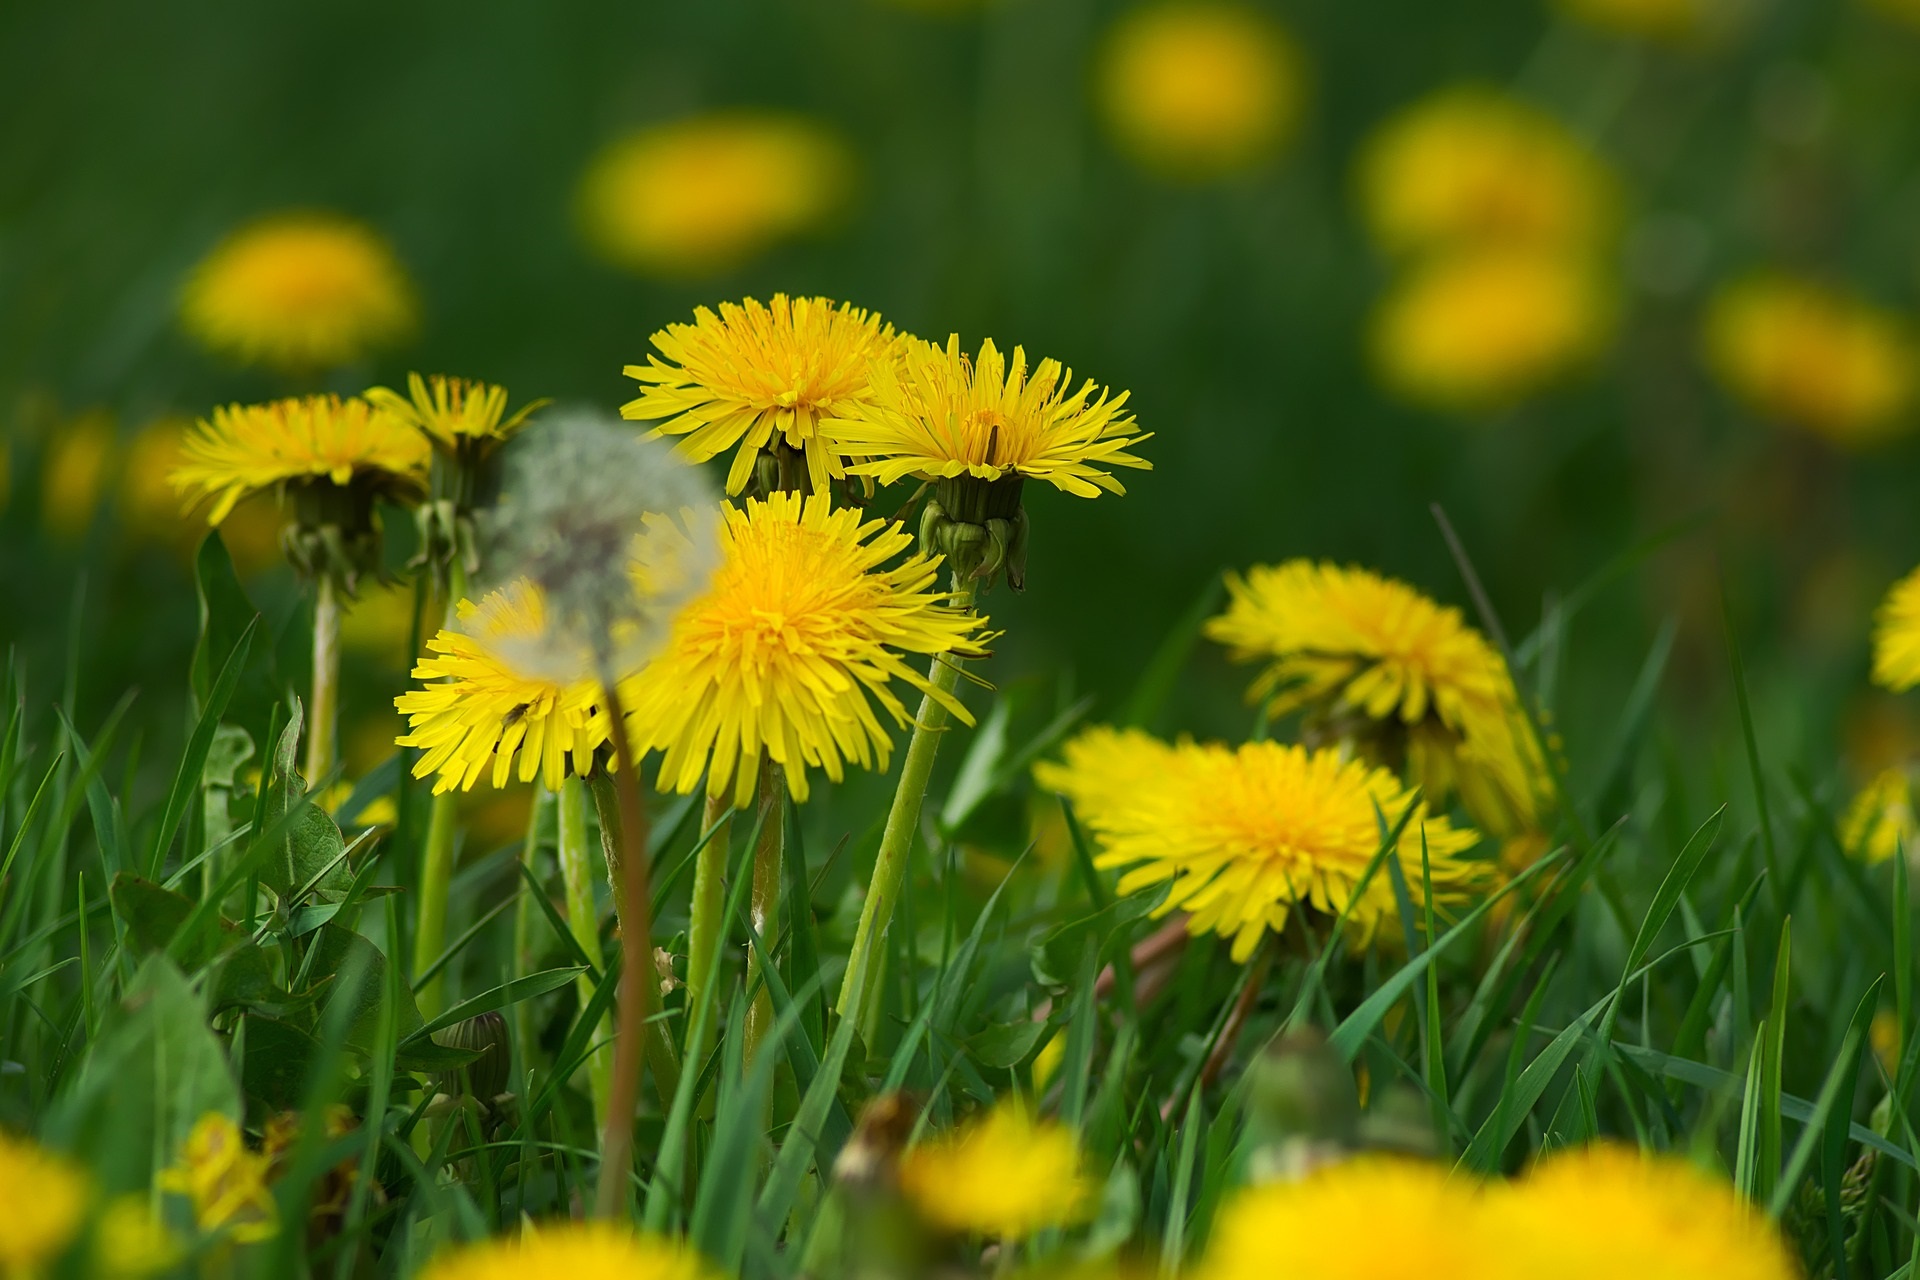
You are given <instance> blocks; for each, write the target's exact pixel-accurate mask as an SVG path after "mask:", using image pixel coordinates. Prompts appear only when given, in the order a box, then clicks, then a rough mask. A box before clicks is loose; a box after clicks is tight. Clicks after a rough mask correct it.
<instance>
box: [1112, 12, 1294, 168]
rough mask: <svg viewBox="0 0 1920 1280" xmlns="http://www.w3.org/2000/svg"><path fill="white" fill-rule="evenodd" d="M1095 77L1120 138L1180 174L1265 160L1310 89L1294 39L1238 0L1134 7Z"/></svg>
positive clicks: (1141, 157) (1130, 149)
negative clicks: (1305, 82)
mask: <svg viewBox="0 0 1920 1280" xmlns="http://www.w3.org/2000/svg"><path fill="white" fill-rule="evenodd" d="M1098 76H1099V79H1098V85H1097V90H1098V94H1099V101H1100V107H1101V110H1102V114H1103V115H1104V117H1105V119H1106V123H1107V127H1108V130H1109V131H1110V132H1111V133H1112V134H1113V136H1114V140H1115V141H1116V142H1117V143H1118V144H1119V145H1120V146H1121V147H1122V148H1123V149H1124V150H1125V151H1126V152H1127V153H1128V154H1129V155H1131V156H1132V157H1133V158H1134V159H1135V160H1136V161H1138V162H1139V163H1140V164H1141V165H1143V166H1144V167H1146V168H1148V169H1151V170H1154V171H1156V172H1158V173H1160V174H1163V175H1165V176H1167V177H1172V178H1182V179H1201V178H1210V177H1215V176H1219V175H1223V174H1229V173H1234V172H1238V171H1241V170H1244V169H1247V168H1250V167H1252V166H1254V165H1256V164H1258V163H1260V162H1261V161H1262V160H1265V159H1266V158H1267V157H1268V156H1270V155H1271V154H1273V152H1274V151H1276V150H1278V149H1279V147H1280V146H1281V145H1282V144H1283V143H1284V142H1285V141H1286V140H1287V138H1288V136H1289V135H1290V134H1291V133H1292V132H1293V130H1294V127H1295V125H1296V124H1297V122H1298V118H1299V115H1300V108H1301V100H1302V98H1303V97H1304V94H1305V89H1304V80H1305V75H1304V71H1303V68H1302V65H1301V59H1300V56H1299V54H1298V52H1297V51H1296V50H1295V48H1294V45H1293V41H1292V40H1290V39H1289V38H1288V37H1287V35H1286V33H1285V32H1284V31H1282V30H1281V29H1280V28H1279V27H1278V26H1277V25H1276V24H1275V23H1274V22H1273V21H1272V20H1271V19H1270V18H1268V17H1267V16H1266V15H1265V14H1263V13H1261V12H1259V11H1258V10H1256V9H1254V8H1251V7H1250V6H1247V5H1244V4H1239V3H1233V2H1231V0H1226V2H1222V0H1197V2H1194V3H1181V2H1177V0H1176V2H1174V3H1165V2H1161V3H1153V4H1148V5H1146V6H1143V7H1140V8H1136V9H1133V10H1132V11H1130V12H1128V13H1127V14H1126V15H1124V16H1123V17H1122V18H1121V19H1120V20H1119V21H1118V22H1117V23H1116V24H1115V26H1114V28H1113V30H1112V31H1111V32H1110V33H1109V34H1108V36H1107V38H1106V42H1105V45H1104V47H1103V48H1102V50H1101V53H1100V64H1099V72H1098Z"/></svg>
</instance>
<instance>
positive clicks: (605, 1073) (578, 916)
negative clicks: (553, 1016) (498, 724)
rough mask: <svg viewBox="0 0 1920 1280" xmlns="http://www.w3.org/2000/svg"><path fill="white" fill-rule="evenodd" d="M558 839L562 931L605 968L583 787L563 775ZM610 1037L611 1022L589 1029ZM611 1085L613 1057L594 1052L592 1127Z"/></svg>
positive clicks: (585, 981) (586, 985)
mask: <svg viewBox="0 0 1920 1280" xmlns="http://www.w3.org/2000/svg"><path fill="white" fill-rule="evenodd" d="M556 817H557V818H558V824H557V826H558V836H557V839H556V843H555V846H554V847H555V849H556V850H557V851H558V853H559V860H560V883H561V884H562V885H563V886H564V887H565V891H566V896H567V932H569V933H571V934H572V935H573V940H574V941H575V942H577V943H579V944H580V950H581V951H583V952H585V953H586V957H587V959H588V960H589V961H590V962H591V963H592V964H593V967H594V968H596V969H605V968H606V963H607V962H606V958H605V956H604V955H603V954H602V953H601V950H600V909H599V907H598V906H596V905H595V903H594V900H593V880H594V875H593V851H592V845H591V842H590V841H589V840H588V838H587V784H586V783H584V782H582V781H580V779H578V778H576V777H574V776H573V775H571V774H569V775H567V778H566V780H565V781H563V782H562V783H561V784H560V794H559V797H558V810H557V813H556ZM578 987H579V991H580V1003H581V1004H582V1005H583V1006H584V1005H585V1004H586V1002H587V1001H589V1000H591V999H593V983H592V981H591V980H590V979H589V978H588V977H587V975H585V974H581V975H580V978H579V980H578ZM612 1034H613V1020H612V1019H611V1018H607V1017H602V1018H601V1019H600V1025H599V1027H597V1028H596V1029H595V1030H594V1039H595V1040H599V1041H604V1040H606V1039H607V1037H608V1036H610V1035H612ZM612 1085H613V1055H612V1054H611V1053H609V1052H608V1051H607V1050H606V1049H605V1048H601V1049H596V1050H595V1051H594V1052H593V1054H592V1055H591V1056H589V1057H588V1058H587V1087H588V1090H589V1092H591V1093H592V1095H593V1119H594V1124H595V1125H596V1126H597V1127H600V1128H604V1127H606V1123H607V1100H608V1094H609V1091H610V1090H611V1088H612Z"/></svg>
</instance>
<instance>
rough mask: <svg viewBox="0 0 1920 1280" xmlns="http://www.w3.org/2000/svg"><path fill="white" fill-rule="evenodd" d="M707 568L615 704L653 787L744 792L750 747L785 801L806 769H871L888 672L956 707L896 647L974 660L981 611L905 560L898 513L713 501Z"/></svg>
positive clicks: (752, 767)
mask: <svg viewBox="0 0 1920 1280" xmlns="http://www.w3.org/2000/svg"><path fill="white" fill-rule="evenodd" d="M720 544H721V556H722V558H721V563H720V567H719V568H718V570H716V571H715V573H714V575H713V579H712V582H711V584H710V585H709V587H708V588H707V591H706V593H705V594H704V595H703V596H701V597H700V598H699V599H698V600H696V601H694V602H693V603H692V604H690V605H688V606H687V608H686V609H685V610H684V611H682V613H681V614H680V617H679V620H678V622H677V623H676V624H675V626H674V633H673V638H672V640H671V641H670V642H669V644H668V645H667V647H666V649H665V651H664V652H662V653H661V655H660V656H659V657H658V658H657V659H656V660H655V661H654V662H652V663H651V664H649V665H648V666H647V667H646V668H645V669H644V670H642V671H641V672H640V674H639V675H638V676H637V677H636V678H635V680H634V681H633V682H632V693H631V695H630V697H629V698H628V699H627V702H628V710H629V713H630V716H631V719H632V722H633V724H634V725H635V726H636V727H635V730H634V732H635V735H636V741H637V743H638V745H641V746H646V747H659V748H661V749H663V750H664V751H665V752H666V756H665V759H664V760H663V761H662V763H661V766H660V785H661V787H662V788H672V789H675V790H678V791H681V792H691V791H692V790H693V789H694V788H695V787H696V786H698V785H699V782H700V778H701V776H702V774H704V775H705V776H706V779H707V792H708V794H709V795H711V796H714V797H716V798H722V797H726V796H728V795H732V797H733V799H734V802H735V803H736V804H738V805H740V806H742V807H745V806H747V805H749V804H750V803H751V802H752V797H753V789H754V785H755V781H756V776H757V774H758V765H759V763H760V761H761V759H762V758H766V759H770V760H772V761H773V762H774V763H775V764H778V765H780V766H781V767H782V768H784V769H785V770H786V774H787V784H788V786H789V787H790V788H791V789H792V791H793V795H794V798H795V799H796V800H801V801H804V800H805V799H806V798H807V794H808V783H807V770H808V769H809V768H817V769H821V770H824V771H825V773H826V775H827V777H828V778H830V779H832V780H833V781H835V782H838V781H840V779H841V778H842V776H843V775H844V770H845V765H846V763H847V762H848V761H852V762H854V763H856V764H858V765H860V766H861V767H862V768H867V769H873V768H877V769H880V770H882V771H884V770H885V769H886V767H887V760H888V758H889V756H890V754H891V749H892V748H891V742H890V740H889V738H888V735H887V729H886V727H885V725H884V724H883V723H882V721H881V719H880V717H879V716H878V715H876V714H875V706H874V704H876V703H878V704H879V709H880V710H881V711H884V712H885V713H886V716H887V718H888V719H890V720H892V721H893V723H894V725H895V726H903V725H905V724H906V723H907V722H908V718H909V717H908V712H907V709H906V707H905V706H904V705H903V704H902V703H901V701H900V698H899V697H898V695H896V694H895V693H894V692H893V688H892V682H893V681H895V680H898V681H900V682H901V683H903V684H906V685H908V686H910V687H912V688H914V689H917V690H918V691H920V692H921V693H922V694H925V695H928V696H930V697H933V698H935V699H936V700H938V701H939V702H940V703H941V704H942V705H943V706H945V707H946V709H947V711H948V712H949V713H951V714H953V715H955V716H957V717H959V718H960V719H961V720H962V721H963V722H965V723H967V724H971V723H973V720H972V717H971V716H970V715H969V714H968V713H967V710H966V708H965V707H964V706H962V705H961V703H960V702H959V700H958V699H956V698H954V697H953V696H952V695H951V694H945V693H942V692H941V691H940V690H939V689H938V688H937V687H936V686H935V685H934V684H933V683H932V682H931V681H930V680H929V679H928V678H927V677H926V676H925V675H924V674H922V673H921V672H919V671H916V670H915V669H914V668H913V667H912V666H910V665H908V664H907V663H906V662H905V661H904V660H903V659H902V657H901V655H902V654H906V653H914V654H953V655H955V657H980V656H983V650H982V648H981V633H980V629H981V627H982V626H983V625H984V621H983V619H981V618H979V617H978V616H976V615H973V614H970V613H965V612H962V611H961V610H959V609H957V608H954V607H953V606H952V604H951V603H950V602H949V595H948V593H946V592H941V591H938V590H936V589H935V586H934V583H935V575H936V572H937V569H938V562H937V560H935V559H934V558H931V557H929V556H926V555H922V554H915V555H909V556H907V557H906V558H905V559H904V560H900V561H899V562H898V563H897V564H894V565H893V566H892V567H891V568H889V567H886V566H887V564H888V562H889V561H893V560H895V559H896V558H897V557H898V556H900V554H901V553H902V552H904V551H907V550H908V549H909V548H910V547H911V546H912V545H913V539H912V537H911V536H909V535H908V533H907V532H906V531H905V530H904V529H902V528H901V527H900V526H899V525H898V524H890V523H888V522H886V521H882V520H866V521H863V520H862V519H861V517H860V513H859V512H858V511H857V510H854V509H851V508H843V509H840V510H834V509H832V508H831V507H830V506H829V505H828V498H827V495H826V494H824V493H816V494H813V495H811V496H808V497H805V498H802V497H801V496H800V495H798V494H794V493H789V492H775V493H773V494H771V495H769V496H768V497H767V498H766V499H765V500H761V499H757V498H755V499H749V500H748V501H747V502H746V504H745V505H744V506H741V507H732V506H730V507H728V509H727V511H726V522H725V525H724V527H723V528H722V530H721V534H720Z"/></svg>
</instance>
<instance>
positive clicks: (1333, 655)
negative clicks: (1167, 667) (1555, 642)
mask: <svg viewBox="0 0 1920 1280" xmlns="http://www.w3.org/2000/svg"><path fill="white" fill-rule="evenodd" d="M1227 590H1228V593H1229V595H1230V597H1231V599H1230V601H1229V603H1228V606H1227V609H1226V612H1224V613H1222V614H1220V615H1219V616H1218V617H1215V618H1212V619H1210V620H1209V621H1208V623H1207V627H1206V634H1207V635H1208V636H1209V637H1210V638H1212V639H1214V640H1216V641H1218V642H1220V643H1221V644H1224V645H1226V646H1227V647H1228V649H1229V650H1231V651H1232V654H1233V656H1234V657H1235V658H1236V659H1238V660H1239V661H1242V662H1264V663H1266V664H1267V666H1266V669H1265V670H1264V671H1263V672H1262V673H1261V674H1260V676H1259V677H1258V678H1257V679H1256V680H1255V681H1254V683H1253V686H1252V688H1251V689H1250V690H1249V691H1248V698H1249V700H1250V701H1253V702H1266V703H1267V705H1268V709H1269V711H1270V712H1271V713H1272V714H1275V715H1289V714H1292V713H1293V712H1296V711H1301V712H1306V713H1308V715H1309V716H1310V717H1311V718H1312V719H1313V720H1314V721H1315V722H1316V724H1315V728H1316V729H1322V730H1325V731H1328V732H1329V733H1330V736H1334V737H1337V738H1341V739H1352V740H1357V741H1358V742H1359V743H1360V745H1361V746H1362V747H1363V748H1364V749H1366V750H1367V751H1368V754H1369V755H1370V756H1372V757H1373V758H1374V759H1376V760H1377V761H1378V762H1379V763H1382V764H1387V765H1390V766H1393V767H1396V768H1398V767H1400V766H1402V765H1404V766H1405V767H1406V770H1407V773H1408V776H1409V777H1411V778H1412V779H1413V781H1414V783H1415V784H1416V785H1418V786H1420V787H1421V788H1422V789H1423V790H1425V792H1426V793H1427V795H1428V797H1429V798H1431V799H1433V800H1435V801H1436V802H1438V801H1439V800H1441V799H1444V798H1445V797H1446V796H1447V795H1448V794H1450V793H1451V792H1452V791H1453V790H1454V789H1455V788H1456V787H1458V788H1459V789H1460V790H1461V792H1462V793H1463V797H1464V799H1465V800H1466V802H1467V805H1468V808H1469V810H1470V811H1471V812H1473V813H1474V815H1475V817H1476V819H1477V820H1478V821H1479V822H1481V823H1482V824H1483V825H1485V826H1487V827H1488V828H1490V829H1492V830H1494V831H1496V832H1498V833H1499V834H1502V835H1512V834H1514V833H1515V832H1517V831H1518V830H1520V829H1523V828H1525V827H1527V826H1529V825H1531V823H1532V822H1533V821H1534V820H1535V819H1536V818H1537V816H1538V812H1539V809H1540V807H1541V805H1540V801H1541V798H1542V795H1543V793H1544V792H1545V791H1546V789H1547V781H1548V780H1547V776H1546V763H1545V760H1544V758H1543V756H1542V754H1541V751H1540V748H1539V745H1538V741H1537V739H1536V738H1535V737H1534V734H1533V731H1532V728H1531V726H1530V725H1528V724H1527V723H1526V720H1525V716H1524V713H1523V711H1522V710H1521V707H1520V702H1519V694H1518V692H1517V691H1516V690H1515V689H1514V685H1513V678H1512V676H1511V675H1510V674H1509V673H1508V671H1507V665H1506V663H1505V661H1503V660H1502V659H1501V657H1500V654H1499V653H1498V652H1497V651H1496V650H1495V649H1494V648H1493V646H1492V645H1490V644H1488V643H1487V641H1486V638H1485V637H1483V636H1482V635H1481V634H1480V633H1479V632H1478V631H1476V630H1474V629H1473V628H1472V627H1470V626H1468V625H1467V624H1466V622H1465V621H1464V620H1463V619H1462V618H1461V616H1460V611H1459V610H1458V609H1455V608H1451V607H1447V606H1442V605H1440V604H1437V603H1435V602H1434V601H1432V600H1430V599H1428V598H1427V597H1426V596H1424V595H1422V594H1421V593H1419V592H1418V591H1415V590H1414V589H1413V588H1412V587H1410V586H1408V585H1406V584H1405V583H1403V582H1397V581H1395V580H1394V579H1391V578H1384V577H1381V576H1380V575H1378V574H1375V573H1371V572H1369V571H1367V570H1365V569H1359V568H1345V569H1343V568H1340V567H1339V566H1336V565H1332V564H1323V563H1315V562H1314V561H1311V560H1289V561H1286V562H1285V563H1283V564H1279V565H1261V566H1258V567H1256V568H1254V569H1251V570H1249V571H1248V573H1247V574H1246V576H1245V577H1241V576H1239V575H1237V574H1236V575H1232V576H1230V577H1229V578H1228V580H1227Z"/></svg>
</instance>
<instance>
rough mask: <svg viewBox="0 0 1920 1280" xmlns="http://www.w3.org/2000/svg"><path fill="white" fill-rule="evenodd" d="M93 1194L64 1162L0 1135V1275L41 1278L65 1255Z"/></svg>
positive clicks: (76, 1171) (27, 1142)
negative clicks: (47, 1267) (47, 1268)
mask: <svg viewBox="0 0 1920 1280" xmlns="http://www.w3.org/2000/svg"><path fill="white" fill-rule="evenodd" d="M92 1194H93V1192H92V1187H91V1186H90V1185H89V1184H88V1182H87V1177H86V1175H85V1174H84V1173H82V1172H81V1171H80V1169H79V1168H77V1167H76V1166H75V1165H73V1164H72V1163H71V1162H69V1161H68V1160H67V1159H66V1158H65V1157H63V1156H58V1155H55V1154H54V1153H53V1152H51V1151H48V1150H46V1149H45V1148H43V1147H41V1146H40V1145H39V1144H38V1143H36V1142H33V1141H32V1140H31V1139H28V1138H17V1137H14V1136H13V1135H11V1134H9V1133H7V1132H6V1131H5V1130H4V1129H0V1205H5V1206H6V1211H5V1212H4V1213H0V1275H4V1276H10V1277H11V1276H23V1277H24V1276H31V1275H37V1274H38V1273H39V1272H40V1271H41V1270H42V1269H43V1268H44V1267H46V1266H47V1264H49V1263H51V1262H52V1261H53V1260H54V1259H56V1258H58V1257H59V1256H60V1255H61V1254H63V1253H65V1252H66V1250H67V1246H69V1245H71V1244H72V1243H73V1241H74V1238H75V1237H76V1236H78V1235H79V1234H80V1226H81V1224H82V1223H83V1222H84V1221H85V1220H86V1216H87V1204H88V1201H89V1200H90V1199H91V1198H92Z"/></svg>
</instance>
